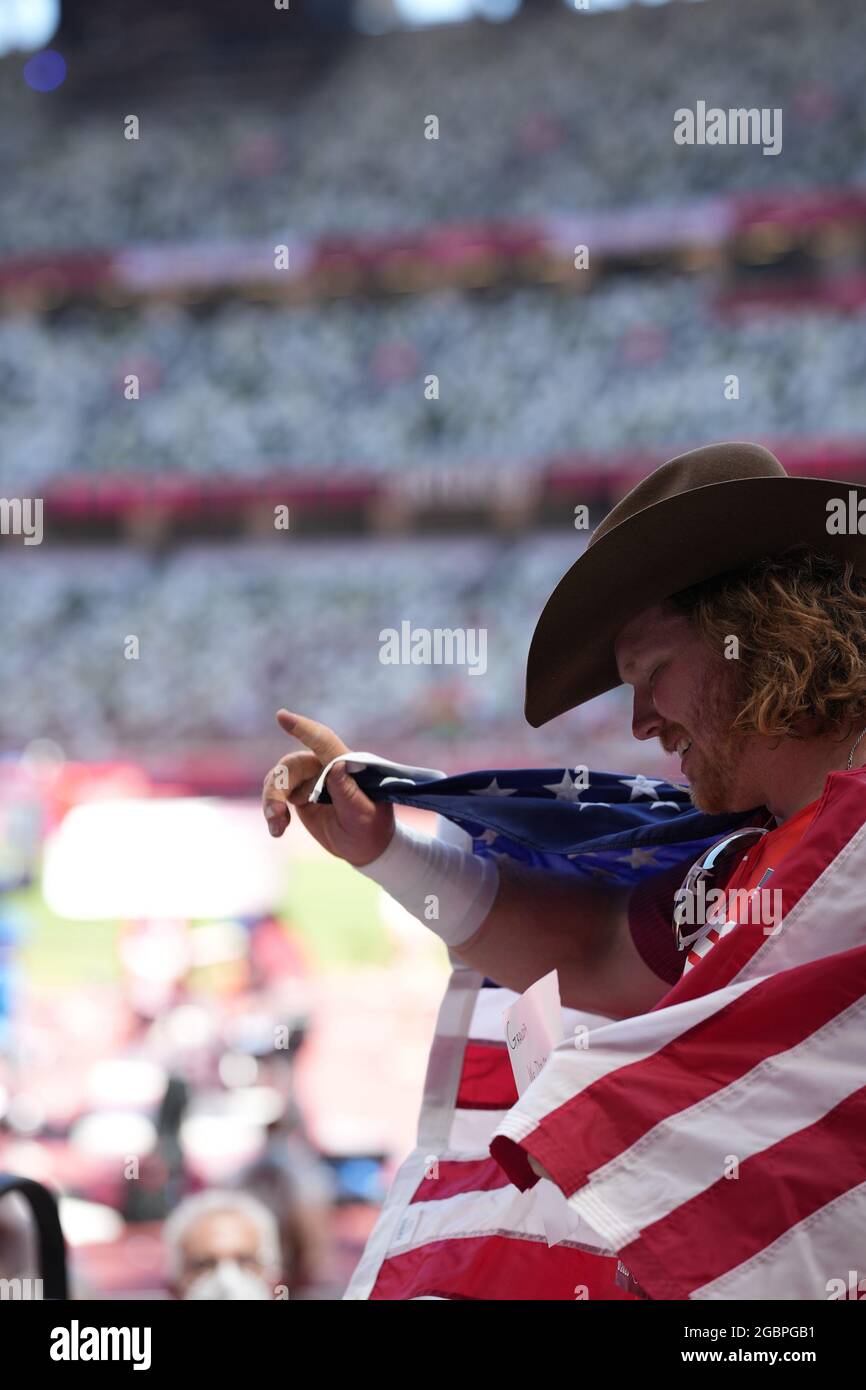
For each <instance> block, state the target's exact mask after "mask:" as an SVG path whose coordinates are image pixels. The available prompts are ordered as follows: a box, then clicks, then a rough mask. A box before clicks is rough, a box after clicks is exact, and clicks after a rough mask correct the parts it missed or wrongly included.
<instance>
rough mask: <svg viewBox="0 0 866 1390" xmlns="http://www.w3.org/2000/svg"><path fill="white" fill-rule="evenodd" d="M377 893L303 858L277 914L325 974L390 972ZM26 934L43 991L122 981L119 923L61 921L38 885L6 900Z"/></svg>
mask: <svg viewBox="0 0 866 1390" xmlns="http://www.w3.org/2000/svg"><path fill="white" fill-rule="evenodd" d="M378 892H379V890H378V888H377V887H376V885H375V884H373V883H371V882H370V881H369V879H366V878H363V877H362V876H361V875H360V874H358V873H357V872H356V871H355V870H354V869H352V868H350V867H349V865H347V864H343V863H341V862H340V861H338V860H327V859H320V858H318V857H316V858H309V859H308V858H297V859H294V860H293V861H291V864H290V867H289V868H288V869H287V873H286V882H285V889H284V892H283V894H282V896H281V899H280V902H279V903H278V905H277V906H278V909H279V911H280V914H281V916H282V917H283V919H284V921H285V923H286V925H287V929H289V930H290V931H291V932H292V933H293V935H294V936H295V937H296V938H297V939H298V940H299V942H300V943H301V945H302V948H303V950H304V952H305V954H306V955H307V956H308V958H309V960H310V962H311V965H312V966H313V967H314V968H317V969H320V970H333V969H346V968H347V967H352V966H364V965H384V964H387V962H388V961H389V960H391V959H392V957H393V954H394V947H393V945H392V942H391V940H390V937H389V935H388V932H387V930H386V928H385V927H384V926H383V924H382V922H381V921H380V919H379V912H378V905H377V902H378ZM6 903H7V906H8V907H9V909H11V910H12V912H13V913H14V915H15V916H16V918H17V919H18V920H19V922H20V925H21V927H22V933H23V934H22V941H21V951H20V955H19V958H18V959H19V963H20V967H21V969H22V970H23V971H24V973H25V975H26V977H27V978H28V979H29V980H30V981H32V982H33V983H36V984H46V985H49V984H50V985H63V984H70V985H72V984H83V983H93V984H96V983H102V982H105V981H111V980H116V979H119V978H120V974H121V971H120V962H119V960H118V954H117V938H118V935H119V932H120V923H118V922H73V921H70V920H68V919H66V918H62V917H57V916H56V915H55V914H54V913H53V912H51V911H50V910H49V908H48V907H47V906H46V904H45V902H44V901H43V899H42V896H41V893H40V891H39V888H38V886H33V887H31V888H28V889H26V890H24V891H22V892H19V893H15V894H11V895H10V896H9V897H8V898H7V900H6Z"/></svg>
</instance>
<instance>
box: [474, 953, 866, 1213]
mask: <svg viewBox="0 0 866 1390" xmlns="http://www.w3.org/2000/svg"><path fill="white" fill-rule="evenodd" d="M714 950H718V947H715V948H714ZM864 994H866V947H857V948H855V949H854V950H851V951H843V952H840V953H839V954H837V955H835V956H827V957H826V958H825V959H823V960H819V961H812V962H810V963H809V964H807V965H800V966H796V967H795V968H794V969H791V970H786V971H783V972H782V973H780V974H778V975H774V976H772V977H771V978H770V979H768V980H762V981H761V982H760V984H757V985H755V986H753V988H752V989H750V990H749V991H748V992H747V993H746V994H743V995H741V996H740V997H739V998H738V999H735V1000H733V1001H732V1002H731V1003H729V1004H726V1005H725V1006H724V1008H722V1009H719V1010H718V1012H717V1013H715V1014H712V1015H710V1017H709V1018H707V1019H704V1020H703V1022H701V1023H698V1024H696V1025H695V1026H694V1027H693V1028H690V1029H689V1030H688V1031H687V1032H686V1033H683V1034H681V1035H680V1036H679V1037H678V1038H675V1039H673V1040H672V1041H670V1042H669V1043H667V1044H665V1045H664V1046H662V1047H660V1048H659V1049H658V1050H657V1051H656V1052H654V1053H652V1054H651V1055H650V1056H649V1057H645V1058H643V1059H642V1060H640V1061H637V1062H632V1063H627V1064H625V1065H624V1066H621V1067H617V1068H616V1070H615V1071H612V1072H608V1074H607V1075H606V1076H603V1077H601V1078H600V1079H599V1080H598V1081H595V1082H593V1083H591V1084H590V1085H589V1086H588V1087H587V1088H586V1090H584V1091H581V1092H580V1093H579V1094H578V1095H576V1096H574V1097H573V1098H571V1099H570V1100H567V1101H565V1102H564V1104H562V1105H560V1106H558V1107H557V1108H556V1109H555V1110H551V1111H550V1112H549V1114H547V1115H545V1116H543V1117H542V1119H541V1120H540V1121H539V1123H538V1125H537V1127H536V1128H535V1129H534V1130H533V1131H532V1132H531V1133H530V1134H529V1135H528V1136H527V1139H526V1140H524V1141H523V1144H522V1145H521V1147H522V1148H523V1149H525V1150H527V1151H528V1152H529V1153H531V1154H532V1155H533V1157H534V1158H537V1159H539V1161H540V1162H541V1163H542V1164H543V1166H544V1167H545V1168H547V1169H548V1171H549V1172H550V1173H551V1175H552V1176H553V1178H554V1179H555V1181H556V1183H557V1186H559V1187H561V1188H562V1190H563V1192H564V1193H565V1194H566V1196H571V1195H572V1193H573V1192H575V1191H576V1190H577V1189H578V1188H580V1187H582V1186H583V1184H584V1183H585V1182H586V1181H587V1178H588V1177H589V1174H590V1173H592V1172H594V1171H595V1170H596V1169H597V1168H600V1167H602V1165H603V1164H605V1163H608V1162H609V1161H610V1160H611V1159H613V1158H616V1156H617V1155H618V1154H620V1153H623V1152H625V1150H626V1149H629V1148H630V1147H631V1146H632V1145H633V1144H635V1143H636V1142H637V1141H638V1140H639V1139H640V1138H641V1136H642V1135H644V1134H645V1133H647V1131H648V1130H650V1129H652V1128H653V1126H654V1125H657V1124H658V1123H659V1122H660V1121H661V1120H664V1119H666V1118H667V1117H668V1116H671V1115H675V1114H677V1113H678V1112H679V1111H681V1110H686V1109H688V1108H689V1107H690V1106H692V1105H695V1104H696V1103H697V1102H698V1101H700V1100H702V1099H704V1097H706V1096H709V1095H712V1094H713V1093H714V1092H716V1091H718V1090H721V1089H722V1088H723V1087H725V1086H727V1085H729V1084H730V1083H731V1082H732V1081H735V1080H737V1078H738V1077H741V1076H743V1075H745V1074H746V1072H749V1071H751V1069H752V1068H753V1067H754V1066H756V1065H757V1064H758V1063H759V1062H760V1061H762V1060H763V1059H764V1058H765V1057H770V1056H774V1055H776V1054H777V1053H779V1052H783V1051H785V1050H786V1049H788V1048H790V1047H793V1046H795V1045H796V1044H797V1043H799V1042H801V1041H802V1040H803V1039H804V1038H807V1037H809V1035H810V1034H811V1033H813V1032H815V1031H816V1030H817V1029H818V1028H820V1027H822V1026H823V1025H824V1024H825V1023H827V1022H829V1021H830V1020H831V1019H833V1018H835V1017H836V1016H837V1015H838V1014H840V1013H841V1012H842V1011H843V1009H846V1008H848V1007H849V1006H850V1005H851V1004H853V1003H854V1002H855V1001H856V1000H857V999H860V998H862V996H863V995H864ZM550 1065H551V1064H550V1063H548V1066H550ZM541 1084H542V1085H543V1084H544V1083H543V1080H542V1082H541ZM511 1145H512V1141H511V1140H509V1139H506V1138H504V1136H501V1135H500V1136H498V1137H497V1138H495V1139H494V1140H493V1143H492V1144H491V1153H492V1154H493V1156H494V1158H496V1159H497V1160H498V1161H500V1162H503V1163H504V1164H505V1163H508V1164H509V1167H510V1169H511V1170H512V1171H514V1168H513V1159H514V1156H513V1155H512V1157H511V1160H510V1161H509V1159H507V1158H506V1154H507V1152H508V1150H509V1148H510V1147H511Z"/></svg>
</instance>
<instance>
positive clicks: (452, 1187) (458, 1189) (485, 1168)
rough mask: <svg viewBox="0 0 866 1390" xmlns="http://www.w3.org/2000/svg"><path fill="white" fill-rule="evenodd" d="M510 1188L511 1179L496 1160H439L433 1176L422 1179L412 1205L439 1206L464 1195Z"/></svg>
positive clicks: (432, 1173)
mask: <svg viewBox="0 0 866 1390" xmlns="http://www.w3.org/2000/svg"><path fill="white" fill-rule="evenodd" d="M507 1186H508V1177H507V1175H506V1174H505V1173H503V1171H502V1169H501V1168H500V1166H499V1164H498V1163H497V1162H496V1160H495V1159H493V1158H471V1159H464V1160H457V1159H439V1160H438V1161H437V1163H436V1167H435V1168H432V1165H431V1176H430V1177H429V1178H422V1179H421V1181H420V1183H419V1184H418V1186H417V1188H416V1189H415V1192H414V1193H413V1195H412V1202H438V1201H441V1200H442V1198H443V1197H457V1196H459V1195H460V1194H461V1193H464V1192H493V1191H495V1190H496V1188H498V1187H507ZM410 1206H411V1202H410Z"/></svg>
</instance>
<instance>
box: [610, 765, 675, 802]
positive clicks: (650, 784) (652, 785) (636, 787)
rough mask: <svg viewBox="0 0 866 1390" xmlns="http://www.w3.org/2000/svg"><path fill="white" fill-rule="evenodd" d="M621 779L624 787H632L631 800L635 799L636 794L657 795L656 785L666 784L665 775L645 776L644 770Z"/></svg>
mask: <svg viewBox="0 0 866 1390" xmlns="http://www.w3.org/2000/svg"><path fill="white" fill-rule="evenodd" d="M619 781H620V782H621V783H622V785H623V786H624V787H630V788H631V796H630V797H629V801H634V799H635V797H636V796H653V797H654V796H655V794H656V787H663V786H665V781H664V778H663V777H644V775H643V773H642V772H639V773H637V775H636V776H635V777H620V778H619Z"/></svg>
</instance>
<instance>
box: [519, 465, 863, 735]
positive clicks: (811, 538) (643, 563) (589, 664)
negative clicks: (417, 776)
mask: <svg viewBox="0 0 866 1390" xmlns="http://www.w3.org/2000/svg"><path fill="white" fill-rule="evenodd" d="M849 492H854V493H856V494H857V501H858V502H859V501H860V500H863V499H866V486H863V485H862V484H861V485H859V486H858V485H857V484H856V483H846V482H840V481H836V482H834V481H832V480H830V479H828V478H791V477H789V476H788V474H787V473H786V472H785V470H784V468H783V467H782V465H781V463H780V462H779V460H778V459H777V458H776V457H775V455H774V454H771V453H770V451H769V449H764V448H762V447H761V446H760V445H759V444H709V445H707V446H706V447H705V448H703V449H693V450H692V451H691V452H690V453H688V454H679V455H678V456H677V458H674V459H671V460H670V461H669V462H668V463H663V464H662V465H661V467H660V468H657V469H655V471H654V472H653V473H650V475H649V477H647V478H644V480H643V482H641V483H638V485H637V487H634V488H632V490H631V492H629V493H628V494H627V495H626V496H625V497H624V498H623V499H622V501H621V502H618V503H617V505H616V506H615V507H614V508H613V510H612V511H610V512H608V514H607V516H606V517H605V518H604V520H603V521H602V522H600V523H599V525H598V526H597V527H596V528H595V531H594V532H593V534H592V536H591V538H590V541H589V545H588V546H587V548H586V550H585V551H584V553H583V554H582V555H581V556H580V558H579V559H578V560H576V561H575V563H574V564H573V565H572V567H571V569H570V570H569V571H568V573H567V574H565V575H564V576H563V577H562V579H560V581H559V583H558V584H557V586H556V588H555V589H554V591H553V593H552V594H551V595H550V598H549V599H548V600H547V603H546V604H545V605H544V610H543V612H542V614H541V617H540V618H539V620H538V623H537V624H536V628H535V632H534V634H533V637H532V643H531V645H530V648H529V660H528V663H527V668H526V705H525V711H526V718H527V720H528V721H529V723H530V724H531V725H532V726H533V728H538V727H539V725H541V724H546V723H547V721H548V720H549V719H555V718H556V716H557V715H558V714H563V713H564V712H565V711H566V710H568V709H574V707H575V706H576V705H582V704H583V703H584V701H585V700H591V699H592V698H593V696H595V695H601V694H602V692H603V691H605V690H612V689H613V687H614V686H617V685H621V684H622V682H621V680H620V676H619V671H618V670H617V667H616V661H615V659H614V651H613V645H614V641H615V639H616V636H617V634H618V633H619V632H620V630H621V629H622V628H623V627H624V626H625V624H626V623H627V622H628V621H629V619H630V618H633V617H634V616H635V615H636V614H637V613H640V612H642V611H643V609H645V608H649V607H650V605H651V604H654V603H661V602H662V600H664V599H667V598H670V597H671V595H672V594H675V593H678V592H679V590H680V589H687V588H688V587H689V586H690V585H692V584H697V583H699V581H700V580H702V579H709V578H711V577H712V576H713V575H716V574H724V573H725V572H726V571H729V570H738V569H742V568H743V567H744V566H746V565H748V564H750V563H751V562H752V561H753V560H758V559H760V558H761V557H762V556H765V555H774V554H778V553H779V552H781V551H783V550H787V549H788V548H789V546H792V545H796V544H798V543H806V544H809V545H811V546H814V548H815V549H816V550H820V551H824V552H825V553H827V552H829V553H831V554H835V555H838V556H840V557H842V558H845V559H850V560H853V561H854V563H855V567H856V570H857V573H858V574H866V535H860V534H857V533H856V531H855V532H854V534H846V535H831V534H830V533H829V532H828V530H827V523H828V508H827V504H828V502H830V500H831V498H832V499H843V501H844V502H845V503H846V505H847V499H848V494H849ZM864 510H866V509H864ZM864 526H866V517H864Z"/></svg>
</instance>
